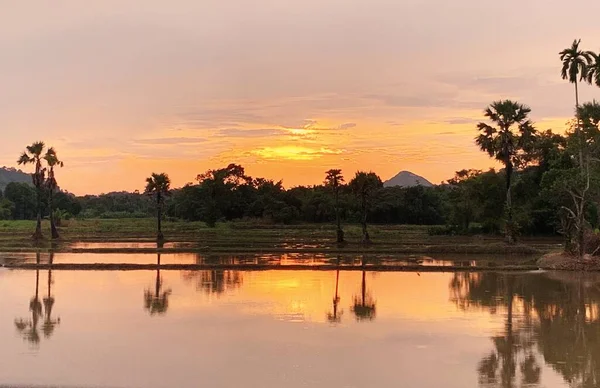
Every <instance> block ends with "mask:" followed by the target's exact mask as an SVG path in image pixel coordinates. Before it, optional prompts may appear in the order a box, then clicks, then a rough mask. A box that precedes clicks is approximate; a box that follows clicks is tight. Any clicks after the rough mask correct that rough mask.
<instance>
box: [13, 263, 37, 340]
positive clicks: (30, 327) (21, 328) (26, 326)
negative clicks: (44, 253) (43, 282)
mask: <svg viewBox="0 0 600 388" xmlns="http://www.w3.org/2000/svg"><path fill="white" fill-rule="evenodd" d="M35 260H36V264H40V254H39V253H36V257H35ZM39 286H40V270H39V268H36V270H35V294H34V296H33V297H32V298H31V300H30V301H29V311H30V312H31V319H29V318H17V319H15V327H16V328H17V331H18V332H19V333H20V334H21V336H23V339H25V340H26V341H28V342H29V343H31V344H33V345H37V344H39V342H40V333H39V331H38V324H39V321H40V316H41V315H42V302H40V297H39V290H40V287H39Z"/></svg>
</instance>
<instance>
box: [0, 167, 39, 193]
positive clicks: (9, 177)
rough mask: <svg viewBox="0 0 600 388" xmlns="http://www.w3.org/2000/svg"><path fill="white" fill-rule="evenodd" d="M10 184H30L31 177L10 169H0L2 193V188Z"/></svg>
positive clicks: (0, 188)
mask: <svg viewBox="0 0 600 388" xmlns="http://www.w3.org/2000/svg"><path fill="white" fill-rule="evenodd" d="M10 182H23V183H29V184H32V183H31V175H30V174H27V173H26V172H23V171H21V170H17V169H15V168H12V167H0V190H2V191H4V188H5V187H6V185H7V184H9V183H10Z"/></svg>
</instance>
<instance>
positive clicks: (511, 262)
mask: <svg viewBox="0 0 600 388" xmlns="http://www.w3.org/2000/svg"><path fill="white" fill-rule="evenodd" d="M142 244H143V243H142ZM538 258H539V256H538V255H489V254H488V255H464V254H435V255H431V256H429V255H418V254H415V255H410V254H394V255H392V254H365V255H357V254H344V255H341V254H339V255H337V254H328V253H254V254H230V255H222V254H209V253H190V252H181V253H160V254H157V253H108V254H107V253H89V252H85V253H72V252H60V253H37V254H36V253H31V252H30V253H18V252H16V253H15V252H13V253H2V252H0V264H19V263H28V264H33V263H41V264H46V263H53V264H74V263H77V264H95V263H103V264H158V263H160V264H182V265H192V264H197V265H225V266H226V265H261V266H273V267H281V266H307V267H310V266H331V267H332V268H335V267H336V266H342V267H350V266H362V265H363V264H364V265H365V266H391V267H393V266H426V267H430V266H442V267H444V266H453V267H484V268H489V267H497V266H519V265H531V264H534V263H535V261H536V260H537V259H538Z"/></svg>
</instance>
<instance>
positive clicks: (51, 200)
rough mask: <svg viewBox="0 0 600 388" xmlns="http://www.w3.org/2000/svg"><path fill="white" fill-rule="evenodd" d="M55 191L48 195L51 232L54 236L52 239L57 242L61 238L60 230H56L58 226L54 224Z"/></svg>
mask: <svg viewBox="0 0 600 388" xmlns="http://www.w3.org/2000/svg"><path fill="white" fill-rule="evenodd" d="M53 191H54V190H52V189H50V192H49V193H48V209H49V211H50V232H51V234H52V239H53V240H56V239H57V238H59V237H60V236H59V235H58V229H56V224H55V222H54V207H53V198H52V197H53V196H54V193H53Z"/></svg>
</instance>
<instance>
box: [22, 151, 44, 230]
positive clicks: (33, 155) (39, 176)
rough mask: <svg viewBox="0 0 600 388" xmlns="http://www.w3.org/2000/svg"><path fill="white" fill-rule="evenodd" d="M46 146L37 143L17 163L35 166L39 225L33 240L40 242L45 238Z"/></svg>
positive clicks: (36, 227) (33, 175) (34, 174)
mask: <svg viewBox="0 0 600 388" xmlns="http://www.w3.org/2000/svg"><path fill="white" fill-rule="evenodd" d="M45 147H46V145H45V144H44V142H42V141H38V142H35V143H33V144H31V145H29V146H27V147H26V151H24V152H23V153H22V154H21V157H20V158H19V160H18V161H17V163H18V164H20V165H21V164H23V165H24V164H33V165H35V172H34V173H33V174H31V175H32V178H33V185H34V186H35V188H36V194H37V224H36V226H35V233H34V234H33V238H34V239H35V240H40V239H42V238H43V235H42V195H43V187H44V181H45V175H46V169H45V168H43V167H42V155H43V153H44V149H45Z"/></svg>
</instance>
